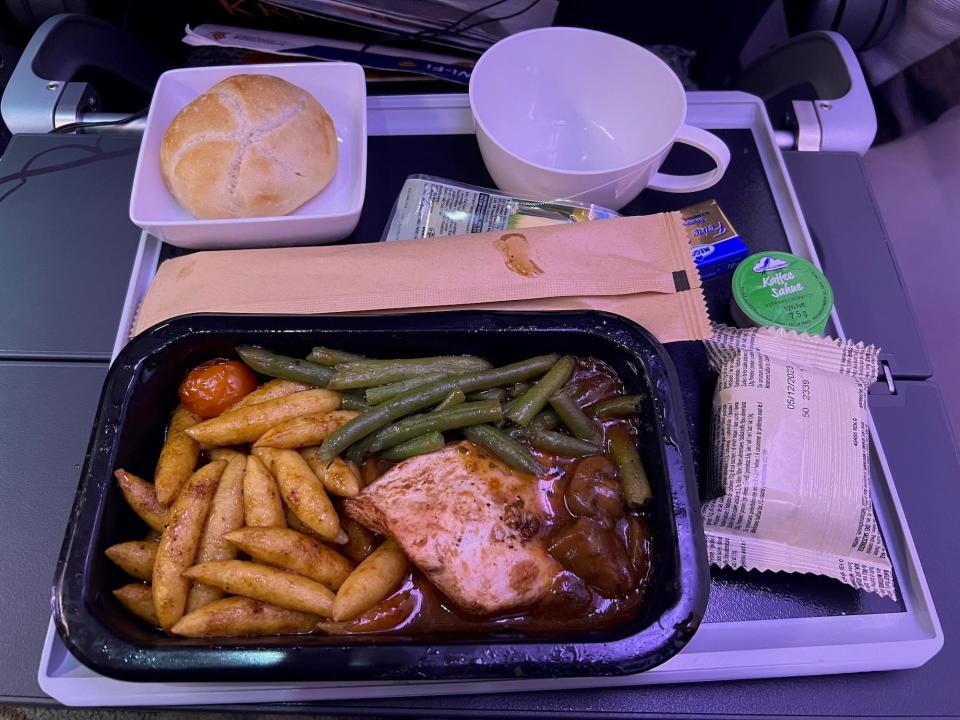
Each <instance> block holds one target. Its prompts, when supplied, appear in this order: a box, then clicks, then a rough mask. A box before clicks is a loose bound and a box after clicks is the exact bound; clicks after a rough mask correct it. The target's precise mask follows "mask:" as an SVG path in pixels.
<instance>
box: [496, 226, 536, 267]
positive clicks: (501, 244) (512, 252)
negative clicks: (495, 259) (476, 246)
mask: <svg viewBox="0 0 960 720" xmlns="http://www.w3.org/2000/svg"><path fill="white" fill-rule="evenodd" d="M496 244H497V249H498V250H499V251H500V254H501V255H503V258H504V264H506V266H507V267H508V268H510V269H511V270H513V271H514V272H515V273H517V274H518V275H523V276H524V277H537V276H538V275H543V268H541V267H540V266H539V265H537V263H535V262H534V261H533V258H532V257H530V243H529V242H528V241H527V237H526V236H525V235H521V234H520V233H508V234H506V235H501V236H500V237H499V238H498V239H497V243H496Z"/></svg>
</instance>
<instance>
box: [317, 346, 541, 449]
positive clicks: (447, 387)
mask: <svg viewBox="0 0 960 720" xmlns="http://www.w3.org/2000/svg"><path fill="white" fill-rule="evenodd" d="M557 359H558V358H557V356H556V355H539V356H537V357H533V358H529V359H528V360H523V361H521V362H516V363H511V364H510V365H504V366H503V367H498V368H492V369H490V370H483V371H481V372H478V373H465V374H463V375H455V376H452V377H446V378H441V379H440V380H434V381H433V382H432V383H426V384H425V385H420V386H419V387H415V388H412V389H410V390H408V391H407V392H405V393H401V394H400V395H397V396H396V397H393V398H390V399H389V400H387V401H385V402H383V403H380V404H379V405H377V406H375V407H372V408H370V410H368V411H367V412H365V413H363V414H362V415H360V416H358V417H355V418H354V419H353V420H350V421H349V422H347V423H345V424H344V425H342V426H341V427H339V428H337V429H336V430H334V431H333V432H332V433H331V434H330V435H329V436H328V437H327V439H326V440H324V441H323V444H322V445H321V446H320V453H319V455H320V458H321V459H322V460H323V461H324V462H330V461H331V460H333V458H335V457H336V456H337V454H339V453H340V452H342V451H343V450H345V449H346V448H348V447H350V446H351V445H353V444H354V443H355V442H357V441H358V440H361V439H362V438H364V437H366V436H367V435H369V434H370V433H372V432H374V431H376V430H379V429H380V428H382V427H383V426H384V425H386V424H387V423H389V422H392V421H393V420H398V419H399V418H402V417H403V416H404V415H409V414H410V413H413V412H416V411H417V410H422V409H423V408H425V407H429V406H430V405H434V404H436V403H438V402H440V401H441V400H443V399H444V398H445V397H446V396H447V394H448V393H449V392H450V391H451V390H453V389H454V388H460V390H462V391H463V392H464V393H465V394H469V393H472V392H476V391H478V390H488V389H489V388H494V387H500V386H501V385H507V384H509V383H512V382H518V381H520V380H529V379H530V378H535V377H538V376H540V375H542V374H543V373H545V372H546V371H547V370H549V369H550V367H552V366H553V365H554V364H555V363H556V362H557Z"/></svg>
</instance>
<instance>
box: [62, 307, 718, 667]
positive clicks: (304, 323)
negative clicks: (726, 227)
mask: <svg viewBox="0 0 960 720" xmlns="http://www.w3.org/2000/svg"><path fill="white" fill-rule="evenodd" d="M241 343H252V344H259V345H263V346H265V347H268V348H270V349H273V350H275V351H277V352H281V353H285V354H290V355H295V356H301V357H302V356H304V355H305V354H306V353H307V352H309V349H310V348H311V347H312V346H314V345H327V346H330V347H337V348H343V349H345V350H351V351H356V352H360V353H364V354H369V355H374V356H376V355H379V356H417V355H434V354H441V353H475V354H479V355H484V356H486V357H487V358H489V359H490V360H491V361H492V362H494V363H495V364H498V365H499V364H504V363H508V362H512V361H517V360H521V359H524V358H526V357H529V356H532V355H539V354H543V353H546V352H559V353H570V354H574V355H579V356H593V357H596V358H599V359H601V360H603V361H605V362H607V363H609V364H610V365H611V366H612V367H613V368H614V369H615V370H616V371H617V373H618V374H619V375H620V378H621V380H622V381H623V383H624V385H625V387H626V389H627V391H629V392H644V393H646V394H647V395H648V396H649V398H650V402H647V403H644V404H643V413H642V415H641V417H640V421H639V445H640V451H641V455H642V459H643V462H644V464H645V466H646V468H647V471H648V474H649V477H650V482H651V485H652V487H653V494H654V499H653V505H652V508H651V511H650V517H651V530H652V533H653V548H654V554H653V562H654V569H655V581H654V582H653V584H652V586H651V588H650V589H649V591H648V594H647V599H646V602H645V603H644V604H643V605H642V606H641V608H640V609H639V610H638V613H637V614H636V616H634V617H633V618H631V619H630V620H629V621H627V622H624V623H622V624H620V625H618V626H617V627H615V628H610V629H604V630H592V631H587V632H582V631H581V632H567V633H563V632H547V633H533V632H520V631H509V632H502V633H496V634H492V633H489V632H485V633H479V632H477V633H444V634H442V635H439V634H438V635H436V636H433V635H398V634H389V635H377V636H351V637H337V636H326V635H323V634H315V635H299V636H281V637H269V638H251V639H217V640H209V639H207V640H197V639H186V638H175V637H168V636H166V635H164V634H162V633H161V632H160V631H158V630H154V629H151V628H148V627H147V626H146V625H144V624H143V623H141V622H140V621H138V620H136V619H134V618H133V617H132V616H131V615H129V614H128V613H127V612H126V611H125V610H124V609H123V608H122V607H121V606H120V604H119V603H118V602H117V601H116V599H115V598H114V597H113V595H112V593H111V590H113V589H114V588H117V587H120V586H121V585H123V584H125V583H126V582H128V581H129V579H128V578H125V576H124V575H123V574H122V572H121V571H120V570H119V569H117V568H116V567H114V566H113V564H112V563H111V562H110V561H109V560H107V558H106V557H105V556H104V550H105V549H106V548H107V547H109V546H110V545H112V544H114V543H117V542H121V541H124V540H129V539H131V538H135V537H138V536H140V535H141V534H142V533H143V532H145V530H146V528H145V526H143V524H142V522H141V521H140V520H139V518H137V517H136V516H135V515H134V513H133V511H132V510H130V509H129V507H128V506H127V505H126V503H125V502H124V500H123V497H122V495H121V493H120V491H119V489H118V487H117V485H116V483H115V481H114V480H113V476H112V473H113V470H114V469H115V468H117V467H124V468H127V469H129V470H131V471H132V472H135V473H137V474H141V475H144V476H146V477H152V474H153V468H154V465H155V463H156V460H157V456H158V454H159V451H160V447H161V444H162V441H163V433H164V425H165V423H166V420H167V418H168V417H169V415H170V412H171V411H172V409H173V406H174V405H175V403H176V399H177V392H176V390H177V386H178V385H179V383H180V381H181V379H182V378H183V375H184V373H185V372H186V370H187V369H189V368H191V367H193V366H195V365H197V364H199V363H200V362H203V361H205V360H209V359H211V358H214V357H222V356H232V355H233V354H234V353H233V348H234V347H235V346H236V345H238V344H241ZM708 577H709V573H708V569H707V562H706V556H705V552H704V539H703V530H702V527H701V518H700V512H699V501H698V498H697V489H696V483H695V481H694V475H693V470H692V461H691V455H690V446H689V441H688V438H687V430H686V423H685V421H684V417H683V406H682V404H681V400H680V394H679V390H678V385H677V378H676V373H675V371H674V368H673V364H672V363H671V361H670V358H669V356H668V355H667V353H666V352H665V351H664V349H663V347H662V346H661V345H660V343H658V342H657V341H656V340H655V339H654V338H653V336H652V335H651V334H650V333H648V332H647V331H646V330H644V329H643V328H641V327H640V326H639V325H636V324H635V323H633V322H630V321H629V320H626V319H624V318H621V317H618V316H614V315H608V314H605V313H598V312H592V311H584V312H563V313H494V312H475V311H467V312H449V313H422V314H410V315H388V316H350V317H344V316H340V317H323V316H302V315H301V316H266V315H191V316H185V317H181V318H176V319H174V320H171V321H169V322H165V323H163V324H161V325H158V326H156V327H154V328H152V329H150V330H148V331H147V332H145V333H143V334H141V335H139V336H137V337H136V338H135V339H133V340H132V341H131V342H130V343H129V344H128V345H127V346H126V347H125V348H124V349H123V350H122V351H121V353H120V354H119V356H118V357H117V358H116V361H115V362H114V364H113V366H112V367H111V369H110V372H109V373H108V375H107V380H106V383H105V385H104V389H103V393H102V396H101V398H100V406H99V409H98V412H97V418H96V422H95V425H94V430H93V435H92V438H91V441H90V446H89V448H88V450H87V456H86V460H85V463H84V467H83V474H82V478H81V482H80V487H79V490H78V492H77V496H76V499H75V501H74V506H73V511H72V513H71V517H70V522H69V525H68V527H67V532H66V538H65V540H64V544H63V548H62V550H61V553H60V560H59V563H58V566H57V576H56V580H55V587H54V618H55V621H56V627H57V631H58V632H59V634H60V637H61V638H62V639H63V641H64V643H65V644H66V646H67V648H69V650H70V651H71V652H72V653H73V654H74V655H76V656H77V657H78V658H79V659H80V660H81V661H82V662H83V663H84V664H86V665H88V666H89V667H91V668H93V669H94V670H96V671H97V672H99V673H101V674H104V675H108V676H111V677H116V678H122V679H126V680H142V681H147V680H149V681H164V680H166V681H174V680H176V681H213V680H217V681H224V680H226V681H231V680H233V681H269V680H274V681H276V680H293V679H297V680H372V679H393V680H402V679H407V680H416V679H465V678H495V677H503V678H515V677H554V676H565V675H569V676H583V675H618V674H627V673H635V672H639V671H642V670H646V669H649V668H651V667H653V666H655V665H657V664H659V663H662V662H664V661H665V660H666V659H668V658H669V657H671V656H672V655H674V654H675V653H676V652H678V651H679V650H680V649H681V648H682V647H683V646H684V645H685V644H686V643H687V641H688V640H689V639H690V637H691V636H692V635H693V633H694V632H695V630H696V629H697V627H698V625H699V624H700V621H701V620H702V618H703V614H704V610H705V607H706V602H707V592H708Z"/></svg>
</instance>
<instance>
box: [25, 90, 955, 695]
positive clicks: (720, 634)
mask: <svg viewBox="0 0 960 720" xmlns="http://www.w3.org/2000/svg"><path fill="white" fill-rule="evenodd" d="M687 121H688V122H691V123H692V124H695V125H699V126H701V127H705V128H708V129H710V130H713V131H714V132H716V133H717V134H718V135H719V136H720V137H721V138H723V139H724V140H725V141H726V142H727V144H728V145H729V146H730V149H731V156H732V161H731V166H730V169H729V170H728V172H727V175H726V176H725V177H724V179H723V180H722V181H721V182H720V183H719V184H718V185H717V186H715V187H714V188H712V189H710V190H707V191H704V192H701V193H693V194H686V195H667V194H663V193H657V192H650V191H648V192H645V193H642V194H641V196H640V197H639V198H637V199H636V200H635V201H634V202H633V203H631V204H630V205H628V206H627V207H626V208H625V209H624V211H623V212H624V213H625V214H643V213H648V212H656V211H663V210H673V209H678V208H681V207H684V206H686V205H690V204H693V203H695V202H699V201H700V200H703V199H708V198H716V199H717V201H718V202H719V204H720V206H721V207H722V208H723V209H724V211H725V212H726V213H727V215H728V217H729V218H730V220H731V222H732V223H733V224H734V225H735V227H736V228H737V230H738V231H739V233H740V235H741V236H742V237H743V238H744V239H745V241H746V242H747V244H748V245H749V246H750V248H751V250H752V251H756V250H789V251H792V252H794V253H796V254H799V255H802V256H805V257H807V258H809V259H811V260H813V261H814V262H817V263H818V259H817V256H816V253H815V250H814V246H813V244H812V242H811V239H810V236H809V234H808V232H807V229H806V225H805V223H804V221H803V217H802V215H801V213H800V209H799V206H798V204H797V200H796V196H795V194H794V192H793V188H792V187H791V185H790V181H789V179H788V176H787V174H786V171H785V168H784V164H783V159H782V157H781V155H780V152H779V150H778V149H777V147H776V144H775V142H774V139H773V133H772V130H771V128H770V125H769V123H768V121H767V118H766V114H765V110H764V108H763V105H762V103H761V102H760V101H759V100H758V99H757V98H754V97H752V96H749V95H744V94H741V93H690V94H689V110H688V116H687ZM368 126H369V132H370V135H371V137H370V140H369V149H368V150H369V152H368V157H369V172H368V178H369V180H368V186H367V196H366V202H365V206H364V211H363V215H362V216H361V220H360V224H359V226H358V228H357V230H356V232H355V233H354V234H353V235H352V236H351V238H350V239H349V240H348V242H350V241H352V242H364V241H374V240H377V239H379V237H380V233H381V231H382V229H383V225H384V223H385V221H386V218H387V215H388V214H389V211H390V208H391V206H392V204H393V200H394V198H395V197H396V194H397V192H398V191H399V189H400V186H401V184H402V183H403V180H404V179H405V178H406V176H407V175H409V174H412V173H428V174H433V175H439V176H442V177H448V178H452V179H456V180H461V181H465V182H470V183H475V184H481V185H490V180H489V177H488V176H487V174H486V172H485V170H484V168H483V164H482V162H481V160H480V156H479V152H478V150H477V147H476V142H475V140H474V139H473V137H472V123H471V120H470V114H469V108H468V106H467V104H466V98H465V97H464V96H462V95H445V96H410V97H371V98H369V107H368ZM699 162H701V160H700V159H699V157H698V156H697V155H696V154H695V153H692V152H690V153H688V152H686V148H683V147H677V148H675V149H674V151H673V152H672V154H671V156H670V158H669V159H668V162H667V165H666V166H665V169H666V170H668V171H671V172H687V173H689V172H701V171H703V170H704V169H706V168H702V167H700V166H699V164H698V163H699ZM181 252H182V251H180V250H177V249H175V248H170V247H167V246H163V245H161V244H160V243H159V241H157V240H156V239H155V238H152V237H150V236H147V235H144V236H143V237H142V238H141V241H140V247H139V249H138V254H137V259H136V262H135V264H134V268H133V271H132V274H131V279H130V285H129V288H128V292H127V297H126V302H125V307H124V313H123V317H122V319H121V323H120V328H119V331H118V334H117V342H116V346H115V348H114V354H116V352H117V350H118V349H119V348H120V347H122V345H123V344H124V343H125V341H126V338H127V337H128V334H129V328H130V326H131V324H132V320H133V317H134V314H135V312H136V308H137V306H138V304H139V301H140V299H141V298H142V296H143V294H144V292H145V291H146V289H147V287H148V285H149V282H150V280H151V278H152V277H153V274H154V272H155V270H156V267H157V264H158V263H159V262H160V261H161V260H162V259H165V258H166V257H170V256H173V255H176V254H180V253H181ZM704 287H705V291H706V294H707V298H708V305H709V307H710V310H711V313H712V316H713V317H714V319H716V320H720V321H726V322H729V321H730V317H729V275H727V276H721V277H719V278H716V279H713V280H710V281H707V282H706V283H705V286H704ZM838 313H839V314H838ZM842 315H843V308H842V307H840V308H838V309H837V310H835V312H834V315H833V320H832V328H833V330H834V331H835V332H836V333H837V334H841V335H842V327H841V320H840V318H841V317H842ZM828 329H829V328H828ZM858 339H859V338H858ZM864 340H867V341H869V340H870V338H864ZM667 347H668V349H669V351H670V354H671V357H672V358H673V360H674V362H675V364H676V366H677V371H678V374H679V377H680V381H681V384H682V386H683V393H684V403H685V409H686V412H687V419H688V422H689V424H690V429H691V437H692V438H696V439H697V440H695V442H694V455H695V463H696V465H697V473H698V477H702V476H703V473H704V472H705V470H706V462H707V454H706V441H707V435H708V433H707V432H706V429H707V423H708V421H709V407H710V399H711V394H712V384H713V376H712V375H711V374H710V372H709V370H708V369H707V366H706V360H705V356H704V354H703V351H702V347H701V346H700V344H699V343H673V344H671V345H668V346H667ZM871 436H872V442H873V454H872V481H873V482H872V485H873V495H874V503H875V508H876V513H877V517H878V521H879V524H880V526H881V529H882V531H883V534H884V538H885V540H886V543H887V548H888V551H889V553H890V556H891V560H892V562H893V566H894V572H895V576H896V584H897V590H898V599H897V600H896V601H892V600H889V599H885V598H880V597H879V596H876V595H872V594H870V593H863V592H860V591H858V590H855V589H853V588H850V587H848V586H846V585H843V584H841V583H839V582H837V581H834V580H830V579H827V578H822V577H816V576H810V575H795V574H783V573H778V574H773V573H763V574H762V573H757V572H746V571H730V570H719V569H717V568H712V569H711V589H710V601H709V604H708V608H707V614H706V617H705V620H704V623H703V625H702V626H701V628H700V630H699V631H698V632H697V634H696V635H695V636H694V638H693V640H692V641H691V642H690V643H689V644H688V645H687V647H686V648H685V649H684V650H683V651H682V652H680V653H679V654H678V655H676V656H675V657H673V658H671V659H670V660H669V661H667V662H666V663H664V664H663V665H661V666H659V667H657V668H654V669H653V670H650V671H647V672H646V673H643V674H640V675H632V676H624V677H591V678H564V679H543V680H540V679H537V680H529V679H516V680H514V679H511V680H498V681H490V680H484V681H474V682H467V681H452V682H402V683H398V682H363V683H360V682H353V683H348V682H341V683H334V682H309V683H302V682H300V683H218V684H212V683H131V682H122V681H118V680H113V679H110V678H105V677H102V676H100V675H97V674H96V673H94V672H93V671H91V670H89V669H88V668H86V667H84V666H83V665H81V664H80V663H79V662H77V661H76V660H75V659H74V658H73V657H72V656H71V655H70V654H69V653H68V652H67V651H66V649H65V648H64V646H63V644H62V643H61V642H60V641H59V639H58V638H57V637H56V633H55V632H54V630H53V626H52V624H51V625H50V626H49V627H48V632H47V638H46V642H45V645H44V648H43V655H42V657H41V662H40V668H39V670H38V681H39V684H40V686H41V688H42V689H43V690H44V691H45V692H46V693H48V694H49V695H51V696H52V697H54V698H55V699H57V700H59V701H60V702H62V703H64V704H66V705H83V706H126V705H152V706H159V705H206V704H218V703H223V704H238V703H277V702H306V701H320V700H348V699H361V698H362V699H376V698H390V697H417V696H429V695H466V694H475V693H507V692H522V691H535V690H551V689H555V690H559V689H563V690H569V689H576V688H615V687H626V686H634V685H647V684H657V683H677V682H693V681H711V680H734V679H747V678H761V677H788V676H800V675H813V674H816V675H823V674H829V673H846V672H861V671H870V670H887V669H899V668H910V667H917V666H919V665H921V664H923V663H924V662H926V661H927V660H928V659H929V658H931V657H932V656H933V655H935V654H936V653H937V651H938V650H939V649H940V648H941V646H942V644H943V635H942V630H941V626H940V621H939V619H938V617H937V614H936V610H935V608H934V605H933V601H932V599H931V596H930V592H929V590H928V587H927V583H926V579H925V578H924V575H923V570H922V568H921V566H920V563H919V560H918V557H917V553H916V549H915V547H914V543H913V539H912V537H911V535H910V530H909V528H908V526H907V523H906V520H905V518H904V515H903V510H902V508H901V505H900V501H899V499H898V496H897V492H896V488H895V487H894V484H893V481H892V478H891V477H890V471H889V468H888V466H887V462H886V459H885V457H884V454H883V448H882V447H881V445H880V443H879V441H878V438H877V433H876V430H875V429H874V428H873V426H872V424H871Z"/></svg>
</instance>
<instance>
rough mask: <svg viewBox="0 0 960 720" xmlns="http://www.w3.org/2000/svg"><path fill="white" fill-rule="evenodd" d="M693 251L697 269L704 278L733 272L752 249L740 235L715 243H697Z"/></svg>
mask: <svg viewBox="0 0 960 720" xmlns="http://www.w3.org/2000/svg"><path fill="white" fill-rule="evenodd" d="M691 251H692V252H693V262H694V264H695V265H696V266H697V271H698V272H699V273H700V277H701V278H703V279H704V280H706V279H707V278H712V277H714V276H715V275H721V274H723V273H726V272H733V271H734V270H735V269H736V267H737V265H739V264H740V261H741V260H743V259H744V258H745V257H746V256H747V255H749V254H750V250H749V249H748V248H747V246H746V245H745V244H744V242H743V240H741V239H740V236H739V235H734V236H733V237H731V238H727V239H726V240H720V241H718V242H715V243H708V244H706V245H695V246H694V247H693V248H691Z"/></svg>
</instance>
